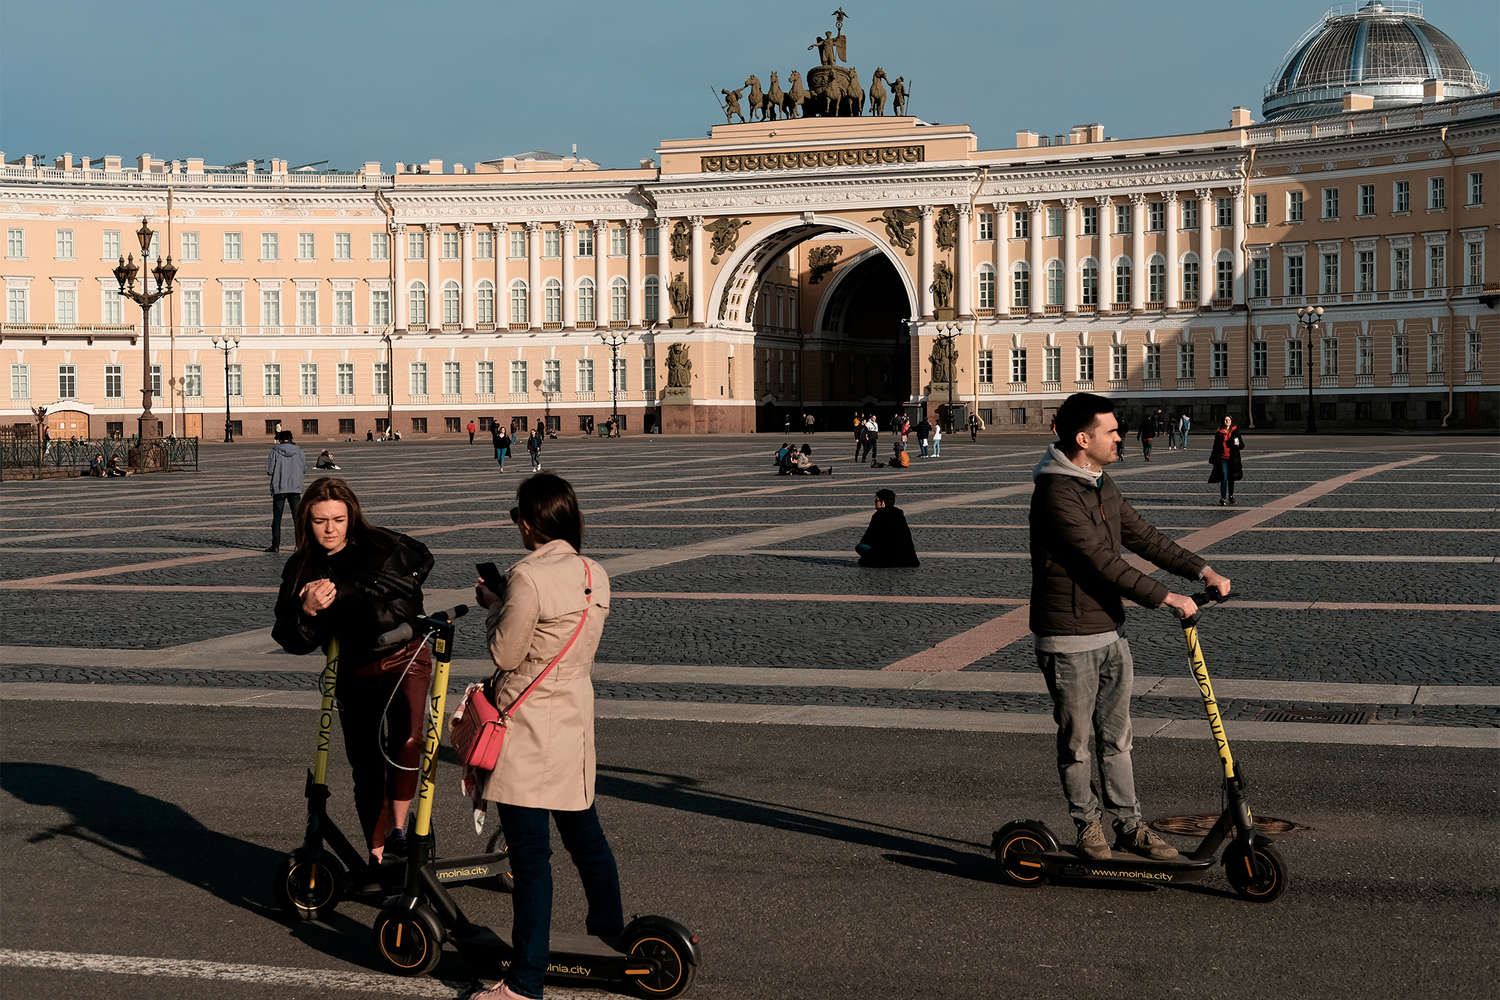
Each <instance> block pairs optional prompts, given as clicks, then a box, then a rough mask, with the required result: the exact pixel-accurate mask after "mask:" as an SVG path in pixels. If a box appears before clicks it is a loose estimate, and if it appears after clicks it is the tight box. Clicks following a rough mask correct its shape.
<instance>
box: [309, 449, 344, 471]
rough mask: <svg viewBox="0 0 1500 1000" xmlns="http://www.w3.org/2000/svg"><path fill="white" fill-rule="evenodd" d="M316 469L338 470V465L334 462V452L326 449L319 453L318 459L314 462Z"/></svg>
mask: <svg viewBox="0 0 1500 1000" xmlns="http://www.w3.org/2000/svg"><path fill="white" fill-rule="evenodd" d="M313 468H314V469H337V468H338V465H337V464H336V463H335V462H334V461H333V452H331V451H329V450H328V449H327V448H324V449H323V450H322V451H320V452H318V458H317V460H316V461H315V462H313Z"/></svg>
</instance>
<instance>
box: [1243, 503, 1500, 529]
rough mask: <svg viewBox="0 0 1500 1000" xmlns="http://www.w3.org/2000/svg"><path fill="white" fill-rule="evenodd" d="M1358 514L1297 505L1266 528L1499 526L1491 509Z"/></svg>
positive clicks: (1366, 512)
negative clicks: (1436, 512)
mask: <svg viewBox="0 0 1500 1000" xmlns="http://www.w3.org/2000/svg"><path fill="white" fill-rule="evenodd" d="M1358 515H1359V516H1358V517H1350V516H1349V513H1348V512H1347V511H1337V510H1328V509H1322V508H1306V507H1304V508H1299V509H1297V510H1294V511H1286V512H1284V513H1282V514H1280V515H1278V516H1277V517H1276V518H1275V521H1274V523H1268V525H1267V527H1275V528H1284V527H1303V528H1307V527H1312V528H1317V527H1335V528H1336V527H1343V526H1347V525H1349V524H1350V522H1351V521H1352V522H1355V524H1356V525H1357V526H1358V527H1362V528H1432V527H1437V526H1441V527H1443V528H1480V529H1484V530H1487V531H1493V530H1495V529H1496V527H1497V525H1500V516H1497V515H1496V514H1495V513H1494V512H1492V511H1473V510H1465V511H1461V512H1452V511H1450V512H1448V513H1445V514H1441V515H1434V514H1432V513H1431V512H1425V513H1423V512H1417V511H1414V510H1397V511H1381V512H1373V511H1369V510H1360V511H1358Z"/></svg>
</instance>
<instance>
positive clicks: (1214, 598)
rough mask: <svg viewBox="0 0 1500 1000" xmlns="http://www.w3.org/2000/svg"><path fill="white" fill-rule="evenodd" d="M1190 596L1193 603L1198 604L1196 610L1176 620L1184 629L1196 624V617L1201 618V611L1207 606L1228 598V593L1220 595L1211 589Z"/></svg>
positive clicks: (1222, 601) (1207, 607) (1220, 602)
mask: <svg viewBox="0 0 1500 1000" xmlns="http://www.w3.org/2000/svg"><path fill="white" fill-rule="evenodd" d="M1191 596H1192V600H1193V603H1194V604H1196V605H1198V610H1197V611H1195V612H1193V613H1192V614H1190V615H1188V616H1187V617H1186V618H1182V619H1179V620H1178V622H1177V624H1179V625H1181V626H1182V627H1183V628H1185V629H1186V628H1191V627H1193V626H1195V625H1197V624H1198V619H1199V618H1201V617H1202V616H1203V612H1205V611H1207V610H1208V609H1209V608H1212V607H1214V606H1216V605H1219V604H1223V603H1224V602H1225V601H1227V600H1229V595H1228V594H1225V595H1224V596H1223V597H1220V596H1219V595H1218V593H1217V592H1216V591H1212V590H1205V591H1203V592H1202V593H1198V594H1193V595H1191Z"/></svg>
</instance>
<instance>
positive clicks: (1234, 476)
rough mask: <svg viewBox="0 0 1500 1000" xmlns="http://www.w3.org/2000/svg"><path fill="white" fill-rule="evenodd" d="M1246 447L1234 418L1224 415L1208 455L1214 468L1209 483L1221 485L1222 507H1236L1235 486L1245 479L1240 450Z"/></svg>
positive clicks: (1209, 475)
mask: <svg viewBox="0 0 1500 1000" xmlns="http://www.w3.org/2000/svg"><path fill="white" fill-rule="evenodd" d="M1244 446H1245V441H1244V439H1243V438H1241V437H1240V429H1239V428H1238V427H1236V426H1235V423H1234V418H1233V417H1231V416H1230V415H1229V414H1227V413H1226V414H1224V422H1223V423H1222V424H1220V425H1219V428H1218V430H1216V431H1214V446H1213V448H1212V449H1210V451H1209V453H1208V464H1209V465H1210V466H1212V468H1213V471H1212V472H1210V473H1209V474H1208V481H1209V482H1210V483H1218V484H1219V506H1220V507H1222V506H1224V505H1225V504H1226V503H1227V504H1229V505H1230V506H1231V507H1232V506H1234V484H1235V483H1237V482H1239V481H1240V480H1241V479H1244V478H1245V469H1244V467H1243V466H1242V465H1241V464H1240V449H1241V448H1243V447H1244Z"/></svg>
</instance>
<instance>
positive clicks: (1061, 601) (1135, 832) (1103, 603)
mask: <svg viewBox="0 0 1500 1000" xmlns="http://www.w3.org/2000/svg"><path fill="white" fill-rule="evenodd" d="M1056 422H1057V441H1056V443H1054V444H1052V445H1051V446H1049V447H1048V449H1047V453H1046V455H1045V456H1043V458H1042V460H1041V461H1040V462H1039V463H1037V466H1036V468H1035V469H1033V470H1032V479H1033V480H1034V481H1035V483H1036V487H1035V490H1034V491H1033V493H1032V497H1031V514H1030V524H1031V616H1030V617H1031V631H1032V632H1034V633H1035V634H1036V659H1037V666H1038V667H1039V668H1040V669H1041V671H1042V674H1043V675H1044V676H1045V678H1046V680H1047V690H1048V692H1049V693H1050V694H1051V695H1052V707H1053V718H1054V719H1056V721H1057V726H1058V732H1057V770H1058V775H1059V776H1060V777H1061V779H1062V786H1063V793H1064V794H1065V795H1066V796H1067V799H1068V812H1069V815H1070V816H1071V817H1072V819H1073V822H1074V824H1075V825H1076V826H1077V828H1078V850H1079V851H1080V852H1081V853H1082V854H1083V855H1084V856H1086V857H1088V858H1091V859H1094V860H1099V861H1102V860H1105V859H1107V858H1109V857H1110V856H1111V848H1110V842H1109V841H1108V840H1107V839H1106V838H1105V832H1104V827H1103V823H1102V820H1101V815H1102V814H1101V809H1100V796H1101V793H1102V796H1103V800H1104V801H1103V808H1104V809H1105V810H1108V812H1109V813H1110V816H1111V817H1112V820H1113V826H1114V834H1115V843H1114V846H1115V848H1117V849H1119V850H1124V851H1129V852H1131V853H1134V854H1138V855H1141V856H1143V857H1148V858H1152V859H1155V860H1159V861H1164V860H1168V859H1171V858H1174V857H1176V856H1177V850H1176V848H1174V847H1172V846H1171V845H1170V844H1168V843H1167V842H1166V841H1164V840H1162V839H1161V838H1160V837H1158V836H1157V835H1156V834H1155V833H1153V832H1152V831H1151V830H1150V829H1149V828H1148V827H1147V826H1146V825H1145V824H1143V823H1142V822H1141V810H1140V803H1139V802H1138V801H1137V800H1136V795H1135V775H1134V772H1133V770H1132V765H1131V758H1130V749H1131V728H1130V694H1131V685H1132V682H1133V664H1132V661H1131V657H1130V644H1129V643H1128V642H1127V641H1126V639H1125V637H1124V636H1122V635H1121V634H1120V632H1119V629H1120V626H1121V625H1122V624H1124V621H1125V608H1124V604H1123V601H1122V599H1123V598H1126V597H1128V598H1130V599H1131V600H1133V601H1135V602H1136V603H1137V604H1140V605H1142V606H1143V607H1147V608H1157V607H1161V606H1163V605H1166V606H1167V607H1170V608H1171V609H1172V610H1173V611H1174V612H1175V613H1176V614H1177V615H1179V616H1180V617H1184V618H1186V617H1189V616H1191V615H1193V614H1194V613H1196V612H1197V610H1198V609H1197V605H1196V604H1195V603H1194V602H1193V600H1192V598H1190V597H1187V596H1185V595H1183V594H1178V593H1174V592H1171V591H1170V590H1169V589H1168V588H1167V586H1166V585H1165V584H1163V583H1161V582H1160V581H1158V580H1154V579H1152V578H1151V577H1150V576H1148V575H1146V574H1145V573H1143V572H1141V571H1139V570H1137V569H1135V568H1134V567H1132V566H1131V565H1130V564H1129V563H1128V562H1126V561H1125V559H1124V558H1123V556H1122V554H1121V547H1122V545H1123V547H1124V548H1127V549H1129V550H1130V551H1132V552H1134V553H1135V554H1137V555H1139V556H1141V557H1142V558H1145V559H1148V560H1150V561H1151V562H1153V563H1155V564H1156V565H1157V566H1160V567H1161V568H1163V569H1166V570H1169V571H1171V572H1173V573H1176V574H1177V575H1178V576H1181V577H1184V578H1186V579H1190V580H1191V579H1201V580H1202V581H1203V582H1204V584H1205V585H1206V586H1207V587H1208V588H1209V589H1210V590H1213V591H1216V592H1217V593H1218V594H1219V595H1220V596H1221V597H1222V596H1224V595H1227V594H1228V593H1229V579H1228V578H1227V577H1224V576H1220V575H1219V574H1218V573H1215V572H1214V571H1213V570H1212V569H1211V568H1210V567H1209V566H1208V565H1207V564H1206V563H1205V562H1204V560H1203V559H1202V558H1201V557H1199V556H1197V555H1195V554H1193V553H1192V552H1189V551H1187V550H1186V549H1184V548H1182V547H1181V546H1179V545H1177V544H1176V543H1175V542H1173V541H1172V540H1171V539H1169V538H1167V537H1166V536H1165V535H1163V534H1162V533H1161V532H1159V531H1157V530H1156V529H1155V528H1154V527H1152V526H1151V525H1150V524H1148V523H1146V521H1145V520H1144V519H1143V518H1142V517H1141V516H1140V514H1138V513H1137V512H1136V511H1135V508H1133V507H1131V505H1130V504H1129V503H1128V502H1127V501H1126V500H1125V498H1124V496H1123V495H1122V494H1121V493H1120V490H1119V487H1117V486H1116V485H1115V483H1114V480H1112V479H1110V477H1109V476H1108V475H1106V474H1105V472H1104V467H1105V466H1106V465H1109V464H1110V463H1112V462H1114V461H1116V460H1117V458H1118V452H1117V450H1116V447H1115V446H1116V444H1117V442H1118V441H1119V439H1120V435H1119V423H1118V421H1117V420H1116V419H1115V415H1114V403H1113V402H1111V401H1110V400H1109V399H1106V398H1105V397H1103V396H1098V395H1095V394H1093V393H1087V392H1079V393H1074V394H1073V395H1071V396H1069V397H1068V398H1067V399H1066V400H1065V401H1064V402H1063V404H1062V406H1061V407H1059V408H1058V410H1057V417H1056ZM1091 735H1092V736H1093V737H1094V739H1095V740H1096V742H1097V744H1098V748H1099V749H1098V754H1099V773H1100V779H1101V780H1100V781H1099V782H1098V783H1097V784H1096V783H1095V781H1094V776H1093V759H1092V757H1091V755H1090V752H1089V738H1090V736H1091Z"/></svg>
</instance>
